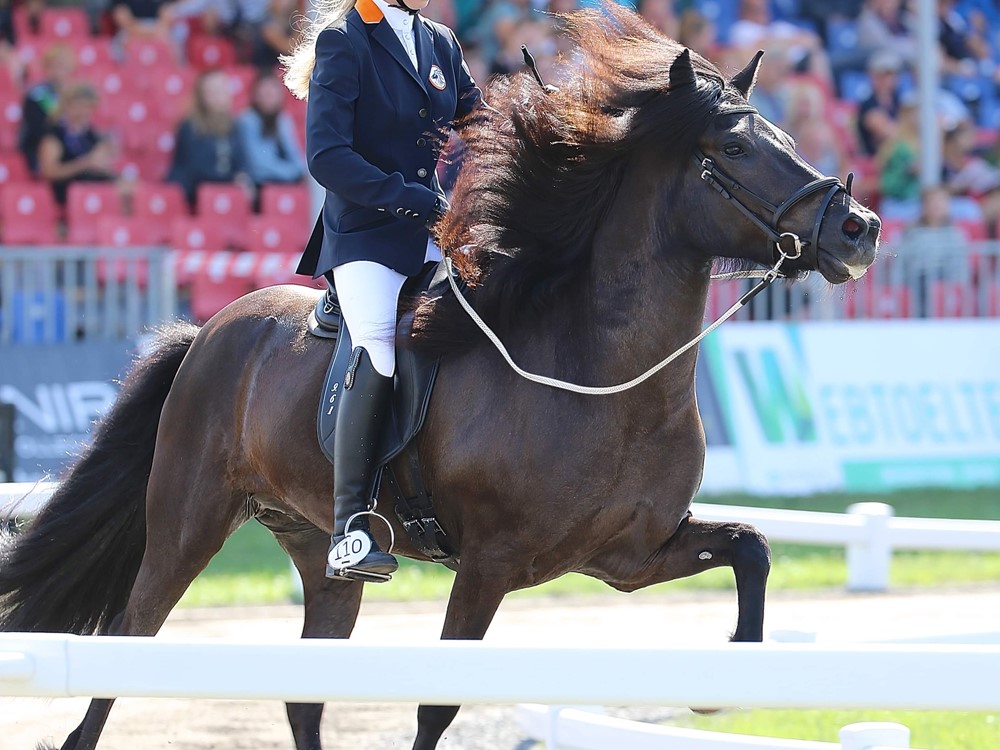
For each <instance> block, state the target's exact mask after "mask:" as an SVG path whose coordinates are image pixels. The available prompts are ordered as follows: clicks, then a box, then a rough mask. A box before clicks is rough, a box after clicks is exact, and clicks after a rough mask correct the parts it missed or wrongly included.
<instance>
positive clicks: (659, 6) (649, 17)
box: [638, 0, 681, 39]
mask: <svg viewBox="0 0 1000 750" xmlns="http://www.w3.org/2000/svg"><path fill="white" fill-rule="evenodd" d="M638 10H639V13H640V14H641V15H642V17H643V18H645V19H646V21H647V22H648V23H649V25H650V26H652V27H653V28H655V29H657V30H659V31H660V32H662V33H663V34H666V35H667V36H669V37H670V38H671V39H678V38H679V37H680V34H681V27H680V21H679V19H678V18H677V14H676V13H675V12H674V0H640V2H639V7H638Z"/></svg>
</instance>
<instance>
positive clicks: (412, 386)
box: [316, 263, 443, 466]
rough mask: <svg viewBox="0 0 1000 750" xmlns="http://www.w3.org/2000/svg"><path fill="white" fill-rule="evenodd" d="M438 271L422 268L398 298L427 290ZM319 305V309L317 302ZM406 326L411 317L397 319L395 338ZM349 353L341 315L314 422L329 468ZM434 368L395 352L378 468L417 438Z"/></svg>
mask: <svg viewBox="0 0 1000 750" xmlns="http://www.w3.org/2000/svg"><path fill="white" fill-rule="evenodd" d="M438 265H439V264H436V263H434V264H427V265H426V266H425V267H424V272H423V273H421V274H420V275H419V276H416V277H414V278H412V279H410V280H409V281H408V282H407V284H406V286H405V287H404V289H403V294H407V295H414V294H419V293H420V292H421V291H423V290H425V289H427V288H428V287H430V286H431V285H432V283H434V282H435V272H436V271H437V269H438ZM442 268H443V266H442ZM319 304H323V299H322V298H321V299H320V302H319ZM412 323H413V321H412V317H410V316H405V317H403V318H402V319H401V320H400V321H399V323H398V325H397V331H396V332H397V337H398V338H403V337H405V336H407V335H408V334H409V331H410V327H411V326H412ZM352 349H353V346H352V344H351V333H350V331H349V330H348V329H347V326H346V324H345V323H344V320H343V316H342V315H341V319H340V328H339V332H338V334H337V343H336V348H335V349H334V354H333V358H332V359H331V360H330V366H329V368H327V372H326V378H325V379H324V381H323V397H322V400H321V402H320V406H319V414H318V417H317V421H316V428H317V433H318V436H319V443H320V446H321V447H322V448H323V453H324V454H325V455H326V457H327V458H328V459H329V460H330V462H331V463H332V462H333V444H334V439H335V432H336V425H337V406H338V402H339V401H340V394H341V393H342V392H343V390H344V376H345V375H346V373H347V367H348V365H349V363H350V359H351V350H352ZM439 363H440V358H439V357H437V356H430V355H426V354H421V353H419V352H415V351H412V350H410V349H405V348H398V347H397V349H396V376H395V385H394V388H393V395H392V406H391V409H390V413H389V415H388V416H387V417H386V420H385V422H384V426H383V429H382V437H381V439H380V442H379V449H378V453H377V456H378V458H377V463H378V464H379V465H380V466H381V465H383V464H386V463H388V462H389V461H391V460H392V459H393V458H395V457H396V456H397V455H399V453H400V452H401V451H402V450H403V448H405V447H406V445H407V444H408V443H409V442H410V441H411V440H413V438H414V437H416V435H417V433H418V432H420V428H421V427H422V426H423V424H424V418H425V417H426V416H427V406H428V404H429V403H430V400H431V392H432V390H433V388H434V380H435V379H436V377H437V371H438V365H439Z"/></svg>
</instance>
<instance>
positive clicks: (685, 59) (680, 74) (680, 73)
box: [670, 47, 695, 89]
mask: <svg viewBox="0 0 1000 750" xmlns="http://www.w3.org/2000/svg"><path fill="white" fill-rule="evenodd" d="M694 82H695V77H694V66H693V65H692V64H691V50H689V49H688V48H687V47H685V48H684V51H683V52H681V53H680V54H679V55H677V57H676V58H675V59H674V61H673V62H672V63H670V88H672V89H673V88H677V87H678V86H683V85H684V84H686V83H694Z"/></svg>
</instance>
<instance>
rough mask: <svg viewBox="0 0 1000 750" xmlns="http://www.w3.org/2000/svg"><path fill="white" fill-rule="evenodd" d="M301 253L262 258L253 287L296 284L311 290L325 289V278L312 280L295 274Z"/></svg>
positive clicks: (271, 254) (279, 254) (255, 270)
mask: <svg viewBox="0 0 1000 750" xmlns="http://www.w3.org/2000/svg"><path fill="white" fill-rule="evenodd" d="M299 257H300V253H298V252H294V253H268V254H267V255H265V256H263V257H261V259H260V262H259V263H258V264H257V266H256V267H255V269H254V275H253V287H254V289H262V288H264V287H266V286H275V285H277V284H296V285H298V286H305V287H309V288H310V289H325V288H326V281H325V280H324V279H323V278H319V279H310V278H309V277H308V276H302V275H301V274H297V273H295V267H296V266H297V265H298V262H299Z"/></svg>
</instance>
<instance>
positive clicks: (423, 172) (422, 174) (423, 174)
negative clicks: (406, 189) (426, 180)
mask: <svg viewBox="0 0 1000 750" xmlns="http://www.w3.org/2000/svg"><path fill="white" fill-rule="evenodd" d="M426 176H427V170H426V169H424V168H423V167H421V168H420V169H418V170H417V177H426Z"/></svg>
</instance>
